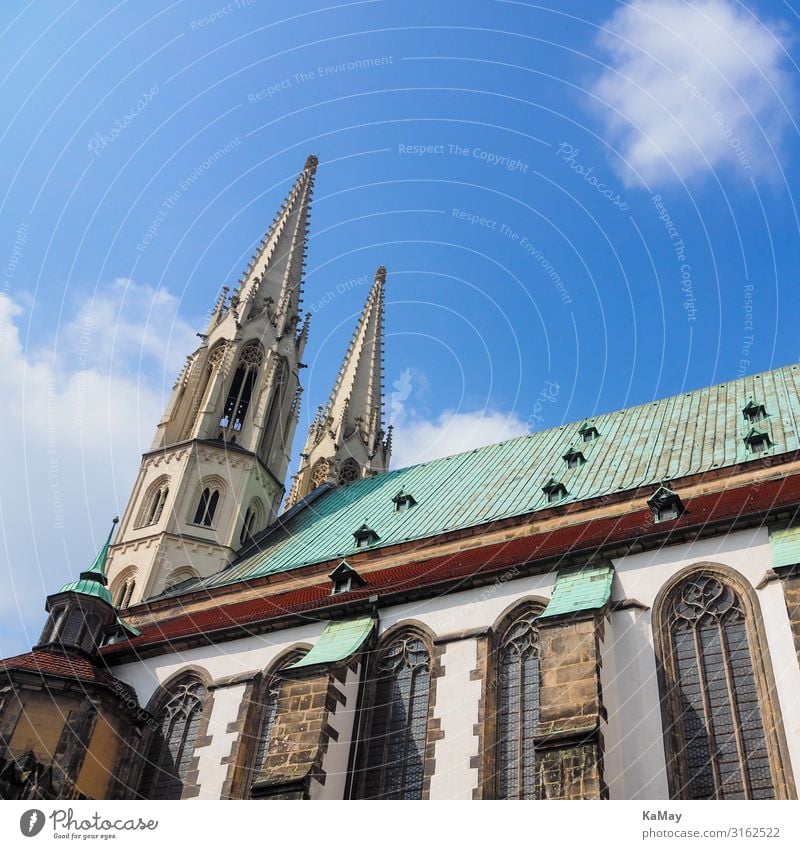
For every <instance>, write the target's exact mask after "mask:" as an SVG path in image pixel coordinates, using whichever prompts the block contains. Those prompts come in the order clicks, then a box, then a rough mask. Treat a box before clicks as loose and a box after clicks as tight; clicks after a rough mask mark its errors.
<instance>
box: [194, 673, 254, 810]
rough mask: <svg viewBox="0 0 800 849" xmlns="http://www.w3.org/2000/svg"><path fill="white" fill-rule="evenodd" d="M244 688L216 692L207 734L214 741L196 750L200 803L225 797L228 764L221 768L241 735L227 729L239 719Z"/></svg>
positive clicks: (238, 687) (243, 685)
mask: <svg viewBox="0 0 800 849" xmlns="http://www.w3.org/2000/svg"><path fill="white" fill-rule="evenodd" d="M245 686H246V685H245V684H236V685H233V686H231V687H220V688H219V689H216V690H214V691H213V695H214V701H213V706H212V708H211V716H210V718H209V722H208V731H207V732H206V734H208V735H210V736H211V738H212V739H211V743H210V744H209V745H208V746H202V747H200V748H199V749H195V755H197V756H198V757H199V764H198V773H199V776H198V781H199V783H200V796H199V798H200V799H219V798H220V797H221V796H222V785H223V784H224V782H225V778H226V777H227V774H228V764H222V763H221V761H222V759H223V758H226V757H228V755H230V753H231V746H232V745H233V743H234V741H235V740H236V737H237V736H238V732H229V731H228V730H227V728H228V726H229V724H230V723H231V722H236V720H237V718H238V715H239V706H240V705H241V703H242V699H243V698H244V693H245Z"/></svg>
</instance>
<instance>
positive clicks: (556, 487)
mask: <svg viewBox="0 0 800 849" xmlns="http://www.w3.org/2000/svg"><path fill="white" fill-rule="evenodd" d="M542 492H543V493H544V494H545V495H546V496H547V501H548V503H549V504H552V503H554V502H555V501H561V500H562V499H563V498H565V497H566V496H567V495H568V493H567V488H566V487H565V486H564V484H563V483H561V481H557V480H556V479H555V478H550V480H549V481H547V483H546V484H545V485H544V486H543V487H542Z"/></svg>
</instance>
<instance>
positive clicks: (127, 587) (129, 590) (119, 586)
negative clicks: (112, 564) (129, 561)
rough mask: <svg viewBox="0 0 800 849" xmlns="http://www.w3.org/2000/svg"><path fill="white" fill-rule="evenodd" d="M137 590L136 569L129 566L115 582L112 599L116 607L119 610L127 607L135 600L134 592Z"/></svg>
mask: <svg viewBox="0 0 800 849" xmlns="http://www.w3.org/2000/svg"><path fill="white" fill-rule="evenodd" d="M135 589H136V569H135V567H133V566H129V567H128V568H127V569H126V570H125V571H124V572H123V573H122V574H121V575H119V576H118V577H117V578H116V579H115V580H114V584H113V585H112V588H111V597H112V598H113V599H114V606H115V607H116V608H118V609H119V610H122V608H124V607H127V606H128V605H129V604H130V603H131V599H132V598H133V591H134V590H135Z"/></svg>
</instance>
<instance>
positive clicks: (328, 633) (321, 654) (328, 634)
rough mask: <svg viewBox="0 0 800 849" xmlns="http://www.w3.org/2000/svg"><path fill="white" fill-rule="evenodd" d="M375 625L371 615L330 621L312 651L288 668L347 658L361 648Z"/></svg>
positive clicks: (333, 661)
mask: <svg viewBox="0 0 800 849" xmlns="http://www.w3.org/2000/svg"><path fill="white" fill-rule="evenodd" d="M374 626H375V620H374V619H373V618H372V617H371V616H360V617H359V618H358V619H348V620H347V621H345V622H329V623H328V624H327V625H326V626H325V630H324V631H323V632H322V636H321V637H320V638H319V639H318V640H317V642H316V643H315V644H314V647H313V648H312V649H311V651H310V652H309V653H308V654H307V655H306V656H305V657H303V658H301V659H300V660H298V661H297V663H293V664H292V665H291V666H287V667H286V668H287V669H303V668H305V667H307V666H319V665H320V664H323V663H336V662H337V661H339V660H345V659H346V658H348V657H350V655H351V654H354V653H355V652H356V651H357V650H358V649H359V648H361V645H362V643H363V642H364V640H366V639H367V637H368V636H369V635H370V632H371V631H372V629H373V627H374Z"/></svg>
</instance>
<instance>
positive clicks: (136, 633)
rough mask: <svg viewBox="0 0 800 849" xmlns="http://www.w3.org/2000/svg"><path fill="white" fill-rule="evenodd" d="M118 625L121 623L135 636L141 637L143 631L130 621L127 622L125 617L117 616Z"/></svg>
mask: <svg viewBox="0 0 800 849" xmlns="http://www.w3.org/2000/svg"><path fill="white" fill-rule="evenodd" d="M117 625H119V626H120V627H121V628H122V629H123V630H125V631H127V632H128V633H129V634H131V635H132V636H134V637H141V636H142V632H141V631H140V630H139V629H138V628H137V627H136V626H135V625H131V624H130V622H126V621H125V620H124V619H121V618H120V617H119V616H117Z"/></svg>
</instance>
